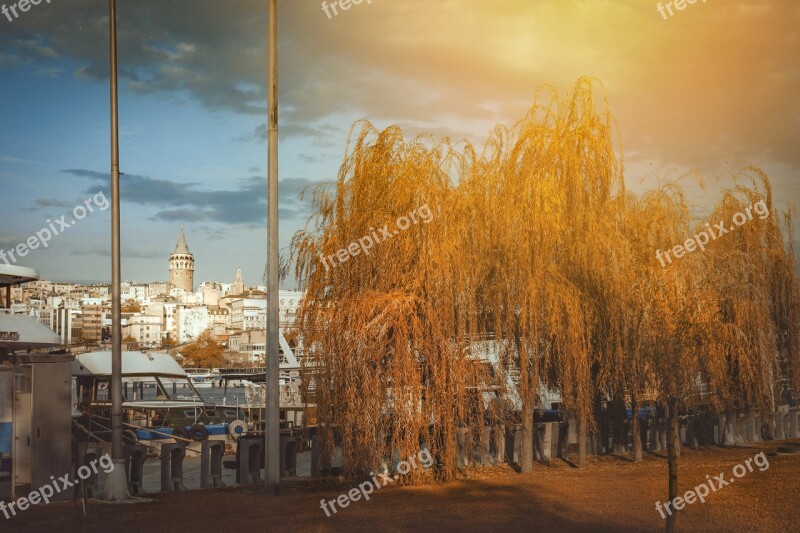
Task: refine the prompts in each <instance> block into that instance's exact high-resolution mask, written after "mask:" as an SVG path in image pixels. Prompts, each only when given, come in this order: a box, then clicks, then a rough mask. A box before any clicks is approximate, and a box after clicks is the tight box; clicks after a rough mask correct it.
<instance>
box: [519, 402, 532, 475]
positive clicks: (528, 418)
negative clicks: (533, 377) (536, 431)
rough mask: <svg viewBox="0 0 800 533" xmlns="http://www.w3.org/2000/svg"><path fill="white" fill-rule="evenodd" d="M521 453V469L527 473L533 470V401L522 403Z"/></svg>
mask: <svg viewBox="0 0 800 533" xmlns="http://www.w3.org/2000/svg"><path fill="white" fill-rule="evenodd" d="M520 455H521V457H520V458H519V465H520V470H521V471H522V473H524V474H527V473H528V472H531V471H532V470H533V408H532V405H531V402H523V405H522V449H521V451H520Z"/></svg>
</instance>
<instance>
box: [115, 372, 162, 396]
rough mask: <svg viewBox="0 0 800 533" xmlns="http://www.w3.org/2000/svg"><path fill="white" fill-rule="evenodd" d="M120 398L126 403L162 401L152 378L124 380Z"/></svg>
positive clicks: (156, 384)
mask: <svg viewBox="0 0 800 533" xmlns="http://www.w3.org/2000/svg"><path fill="white" fill-rule="evenodd" d="M122 397H123V398H124V400H125V401H126V402H134V401H152V400H163V399H166V398H163V395H161V394H160V391H159V387H158V383H157V382H156V380H155V378H153V377H141V378H124V379H123V380H122Z"/></svg>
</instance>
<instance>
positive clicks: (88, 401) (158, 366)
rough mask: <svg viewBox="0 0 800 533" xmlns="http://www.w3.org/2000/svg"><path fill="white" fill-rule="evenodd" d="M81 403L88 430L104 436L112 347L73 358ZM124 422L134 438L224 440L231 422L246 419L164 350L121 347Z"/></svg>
mask: <svg viewBox="0 0 800 533" xmlns="http://www.w3.org/2000/svg"><path fill="white" fill-rule="evenodd" d="M72 375H73V377H74V379H75V384H74V386H75V397H76V400H75V401H76V407H77V408H78V410H79V411H81V412H82V413H84V416H83V417H82V419H81V420H80V424H81V425H82V426H83V428H84V430H85V431H84V432H85V433H87V434H88V432H89V431H91V433H92V434H94V435H98V436H99V437H100V438H101V439H104V440H105V436H106V434H107V433H108V428H109V426H108V422H109V420H108V419H109V416H110V408H111V398H110V395H109V389H108V383H109V382H110V380H111V352H110V351H97V352H90V353H84V354H80V355H77V356H76V357H75V361H74V363H73V369H72ZM122 396H123V403H122V409H123V416H124V418H123V424H124V427H125V428H126V429H127V430H129V431H128V436H129V439H130V440H134V441H145V442H153V441H165V440H166V441H170V440H174V437H175V436H178V437H183V438H191V439H192V440H197V441H201V440H205V439H207V438H210V439H212V440H225V439H226V438H227V436H228V427H229V425H230V423H232V422H235V421H236V420H241V418H242V412H241V411H240V410H239V409H237V408H236V407H234V406H220V407H217V406H216V405H213V404H209V403H206V402H204V401H203V399H202V398H201V396H200V395H199V394H198V392H197V390H196V388H195V385H194V384H193V382H192V380H191V379H190V376H189V375H188V374H187V373H186V371H184V369H183V368H181V366H180V365H179V364H178V362H177V361H175V359H173V358H172V356H170V355H169V354H167V353H162V352H133V351H128V352H122Z"/></svg>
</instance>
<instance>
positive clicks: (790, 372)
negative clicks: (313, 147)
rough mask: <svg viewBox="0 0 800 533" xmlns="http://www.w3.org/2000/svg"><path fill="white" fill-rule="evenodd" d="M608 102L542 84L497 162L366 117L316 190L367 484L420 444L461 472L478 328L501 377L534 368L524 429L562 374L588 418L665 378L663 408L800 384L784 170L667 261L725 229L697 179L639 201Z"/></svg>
mask: <svg viewBox="0 0 800 533" xmlns="http://www.w3.org/2000/svg"><path fill="white" fill-rule="evenodd" d="M597 92H598V89H597V84H596V83H595V82H593V81H592V80H590V79H587V78H582V79H580V80H578V82H577V83H576V85H575V86H574V88H573V90H572V91H571V93H570V94H569V96H568V98H567V99H565V100H563V101H562V100H559V99H558V97H557V95H556V94H555V91H554V90H553V89H550V88H545V89H543V90H542V91H540V92H539V93H537V98H536V102H535V104H534V106H533V107H532V108H531V110H530V111H529V112H528V113H527V115H526V116H525V117H524V118H523V119H522V120H521V121H520V122H519V123H517V124H516V125H515V127H514V128H511V129H507V128H503V127H500V126H498V127H497V128H496V129H495V130H494V131H493V132H492V135H491V136H490V138H489V140H488V141H487V143H486V145H485V147H484V148H483V151H482V152H481V153H480V155H479V154H478V152H477V151H476V150H475V148H474V147H473V146H472V145H471V144H470V143H468V142H466V141H462V142H460V143H458V144H456V145H454V144H452V143H451V141H450V139H448V138H444V139H442V140H440V141H437V140H435V139H434V138H432V137H431V136H419V137H417V138H415V139H413V140H412V141H410V142H406V141H404V139H403V136H402V133H401V131H400V130H399V129H398V128H397V127H390V128H387V129H386V130H384V131H377V130H376V129H375V128H374V127H373V126H372V125H370V124H369V123H367V122H363V123H357V124H356V125H354V127H353V129H352V130H351V134H350V139H349V140H348V144H347V148H346V150H345V157H344V160H343V163H342V165H341V168H340V171H339V176H338V179H337V182H336V184H335V187H334V188H333V189H326V188H322V187H321V188H318V189H316V190H315V191H314V205H315V208H316V212H315V215H314V216H313V217H312V218H311V219H310V220H309V225H308V227H307V229H306V230H305V231H301V232H298V233H297V234H296V235H295V237H294V239H293V243H292V254H293V257H294V259H296V261H297V262H296V275H297V278H298V280H299V281H300V283H301V285H302V286H303V287H304V288H305V289H306V290H307V294H306V296H305V298H304V300H303V306H302V308H301V310H300V312H299V315H298V324H299V326H298V329H299V332H300V333H301V335H302V337H303V340H304V343H305V345H306V346H307V347H308V348H309V352H310V354H311V356H310V357H308V358H307V359H306V361H305V364H306V365H307V367H306V373H305V375H306V386H307V387H308V386H310V382H311V381H312V379H313V382H314V385H315V389H316V392H315V395H316V397H315V399H314V401H315V402H316V404H317V417H318V420H319V428H320V435H321V437H322V439H321V440H322V442H321V445H322V448H323V449H322V452H323V455H322V456H323V457H326V456H330V454H331V453H332V450H333V445H334V434H333V430H334V428H335V430H336V431H337V432H338V434H339V435H340V436H341V439H342V454H343V463H344V468H345V473H346V474H347V475H351V476H354V475H359V474H362V473H364V472H370V471H374V470H375V469H376V468H379V467H380V462H381V460H383V459H384V458H386V457H392V455H393V454H394V453H395V452H396V453H398V454H399V456H400V457H405V456H408V455H411V454H415V453H417V451H418V450H419V446H420V442H421V441H424V442H426V443H427V445H428V446H429V448H430V449H431V452H432V453H433V454H434V455H436V456H438V458H439V462H440V464H441V465H442V468H441V470H440V471H439V474H440V477H442V478H449V477H451V476H452V475H453V474H454V472H455V467H456V434H457V432H458V429H459V428H461V427H470V428H472V429H473V430H474V431H475V432H476V434H477V432H480V431H483V426H484V422H483V416H482V414H481V413H482V410H483V407H484V405H483V404H481V403H480V402H478V405H477V414H476V405H475V402H474V399H475V389H474V387H475V386H476V378H475V377H474V370H475V352H477V351H478V350H476V347H477V346H478V344H479V343H478V342H477V341H478V340H480V339H493V341H492V342H490V344H491V345H492V346H493V349H494V352H496V371H498V372H500V374H501V376H499V378H498V380H497V382H499V383H501V384H507V383H511V382H512V381H513V380H515V379H517V376H518V383H517V384H516V385H515V387H517V389H518V390H517V391H506V392H509V393H512V392H514V393H515V394H516V393H518V394H519V398H520V400H521V411H522V415H523V422H524V423H529V422H526V421H529V420H530V415H531V413H532V409H533V406H534V405H535V403H536V400H537V396H538V393H539V390H540V387H541V386H543V385H546V386H549V387H554V388H558V389H560V391H561V394H562V398H563V405H564V408H565V409H566V410H567V411H569V412H570V413H572V414H574V415H576V416H577V417H578V418H579V419H580V420H581V421H582V422H583V423H586V424H587V427H589V428H591V427H592V426H593V424H594V421H593V419H592V413H593V402H594V401H595V400H596V398H598V397H606V396H607V397H616V398H621V397H624V395H625V394H626V393H628V394H633V395H641V394H643V393H644V391H646V390H655V391H656V392H657V395H658V398H659V401H660V402H661V403H662V404H663V405H666V404H667V403H668V402H670V401H672V402H681V403H682V404H683V405H688V404H690V403H692V402H694V401H696V400H698V399H700V398H701V397H702V398H705V399H708V400H709V401H710V402H711V404H712V406H713V407H714V408H716V409H724V408H730V407H741V406H761V407H766V406H767V405H768V402H769V399H770V394H773V393H774V392H770V391H774V387H773V386H774V385H775V383H776V381H777V380H778V379H779V378H780V377H781V376H789V377H791V378H792V379H793V380H794V381H793V383H794V384H795V387H796V389H795V390H800V364H799V362H798V360H799V358H800V350H799V349H798V345H797V343H798V339H799V338H800V337H799V335H800V306H799V304H798V302H800V298H799V297H798V294H799V290H798V281H797V276H796V273H795V271H794V266H793V265H794V257H793V252H792V250H791V249H788V250H787V249H786V248H785V245H784V243H785V242H786V235H785V234H784V232H785V230H786V228H788V227H789V226H790V224H789V220H786V221H784V223H783V224H782V223H781V221H780V220H779V218H778V214H777V212H774V206H773V205H772V199H771V192H770V188H769V180H768V179H767V177H766V176H765V175H764V174H763V173H761V172H760V171H758V170H756V169H746V170H745V174H744V175H743V176H738V177H737V178H738V181H741V179H742V178H743V177H748V178H752V181H751V185H752V186H751V187H745V186H743V185H739V186H737V187H736V188H735V189H733V190H731V191H728V192H726V193H725V194H724V196H723V198H722V200H721V201H720V203H719V204H718V206H717V207H716V209H715V210H714V212H713V213H712V214H711V216H710V218H709V221H713V222H717V221H719V220H723V219H724V220H726V221H727V220H730V218H731V216H732V214H733V213H735V212H738V211H741V210H742V209H743V208H744V207H746V206H747V205H750V204H752V203H754V202H756V201H758V200H759V199H762V198H763V199H765V201H766V203H767V205H768V206H769V210H770V213H771V214H772V216H770V217H769V218H768V219H765V220H759V219H755V220H753V221H751V222H748V224H747V225H745V226H743V227H742V228H739V229H737V231H736V232H734V233H733V234H730V235H725V236H723V237H721V238H720V239H719V240H716V241H714V242H713V243H712V244H710V245H709V246H708V249H707V250H706V251H705V252H701V251H696V252H694V253H692V254H688V255H687V256H685V257H683V258H681V259H678V260H676V261H674V262H673V263H672V264H670V265H668V266H667V267H666V268H664V267H662V266H661V264H660V263H659V261H658V260H657V259H656V257H655V251H656V250H657V249H661V250H664V249H669V248H671V247H672V246H674V245H675V244H680V243H683V241H684V240H685V239H687V238H689V237H690V236H692V235H693V234H695V233H697V232H698V231H702V230H703V229H704V228H705V222H706V221H704V220H703V221H693V219H692V217H691V215H690V213H691V209H690V207H691V206H689V205H688V203H687V201H686V199H685V197H684V195H683V192H682V189H681V188H680V187H679V185H678V184H677V183H673V184H667V185H664V186H661V187H660V188H659V189H657V190H654V191H651V192H648V193H647V194H644V195H642V196H641V197H636V196H635V195H633V194H631V193H628V192H627V191H626V189H625V185H624V176H623V172H624V167H623V162H622V161H621V160H620V159H619V158H618V157H617V155H616V153H617V151H619V152H620V153H621V149H620V148H619V147H618V146H616V145H615V141H614V139H615V135H614V131H615V125H614V121H613V118H612V116H611V114H610V112H609V111H608V107H607V103H606V102H605V101H604V100H603V102H602V105H601V106H600V107H599V109H598V105H597V103H596V101H595V96H596V93H597ZM600 92H601V93H602V91H600ZM543 95H549V98H548V102H546V103H542V97H543ZM425 204H427V205H429V206H430V208H431V210H432V212H433V213H434V220H433V221H432V222H431V223H429V224H416V225H412V226H411V227H410V228H409V229H408V230H406V231H403V232H400V233H398V234H396V235H394V236H393V237H392V238H391V239H387V240H386V241H384V242H380V243H378V244H376V245H375V246H374V247H372V248H371V250H370V253H369V254H368V255H364V254H362V255H359V256H357V257H350V258H348V260H346V262H344V263H341V264H337V265H335V266H334V267H333V268H330V269H326V268H325V267H324V266H323V263H322V262H321V260H320V255H323V256H329V255H330V254H332V253H334V252H335V251H336V250H337V249H340V248H343V247H346V246H347V245H348V244H349V243H352V242H357V241H358V239H360V238H361V237H363V236H366V235H371V234H372V232H373V231H374V230H375V228H379V227H381V226H383V225H384V224H390V225H392V224H394V221H395V220H396V219H397V218H398V217H399V216H401V215H404V214H406V213H408V212H409V211H411V210H413V209H416V208H418V207H419V206H422V205H425ZM489 351H492V350H489ZM507 378H509V379H507ZM478 381H480V380H478ZM704 387H707V389H704ZM779 390H780V389H779V388H778V391H777V392H779ZM703 392H705V393H706V394H705V395H704V396H701V393H703ZM709 392H710V394H709ZM513 396H514V394H511V397H513ZM495 414H496V413H495Z"/></svg>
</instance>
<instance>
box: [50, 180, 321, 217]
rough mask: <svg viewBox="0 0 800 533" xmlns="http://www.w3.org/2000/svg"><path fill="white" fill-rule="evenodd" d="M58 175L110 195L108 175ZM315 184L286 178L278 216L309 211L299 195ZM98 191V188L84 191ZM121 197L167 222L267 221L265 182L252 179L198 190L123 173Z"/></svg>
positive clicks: (190, 183)
mask: <svg viewBox="0 0 800 533" xmlns="http://www.w3.org/2000/svg"><path fill="white" fill-rule="evenodd" d="M61 172H63V173H65V174H71V175H73V176H77V177H81V178H88V179H90V180H93V181H96V182H99V183H100V186H99V190H100V191H103V192H104V193H105V194H106V195H107V196H110V194H111V193H110V191H109V186H108V182H109V175H108V174H107V173H105V172H98V171H94V170H86V169H65V170H62V171H61ZM317 183H318V182H315V181H311V180H308V179H305V178H286V179H283V180H281V181H280V184H279V191H280V192H279V194H280V198H279V201H280V203H281V204H282V205H281V207H280V211H279V212H280V217H281V218H282V219H285V220H288V219H292V218H297V217H302V216H305V214H306V213H307V211H308V208H304V207H303V204H302V203H301V202H300V201H299V199H298V194H299V193H300V192H301V191H303V190H304V189H306V188H308V187H311V186H313V185H315V184H317ZM96 192H98V186H93V187H90V188H88V189H86V190H85V193H86V194H94V193H96ZM120 198H121V200H122V201H124V202H130V203H133V204H138V205H142V206H150V207H155V208H157V209H159V211H157V212H156V213H155V215H154V216H153V218H154V219H156V220H164V221H168V222H179V221H188V222H202V221H206V222H218V223H223V224H263V223H264V222H265V220H266V210H267V204H266V183H265V179H264V178H263V177H259V176H253V177H250V178H246V179H242V180H240V181H239V186H238V188H236V189H233V190H211V191H209V190H200V189H198V184H197V183H193V182H189V183H178V182H175V181H171V180H166V179H154V178H150V177H147V176H139V175H135V174H125V175H123V176H121V177H120Z"/></svg>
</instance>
